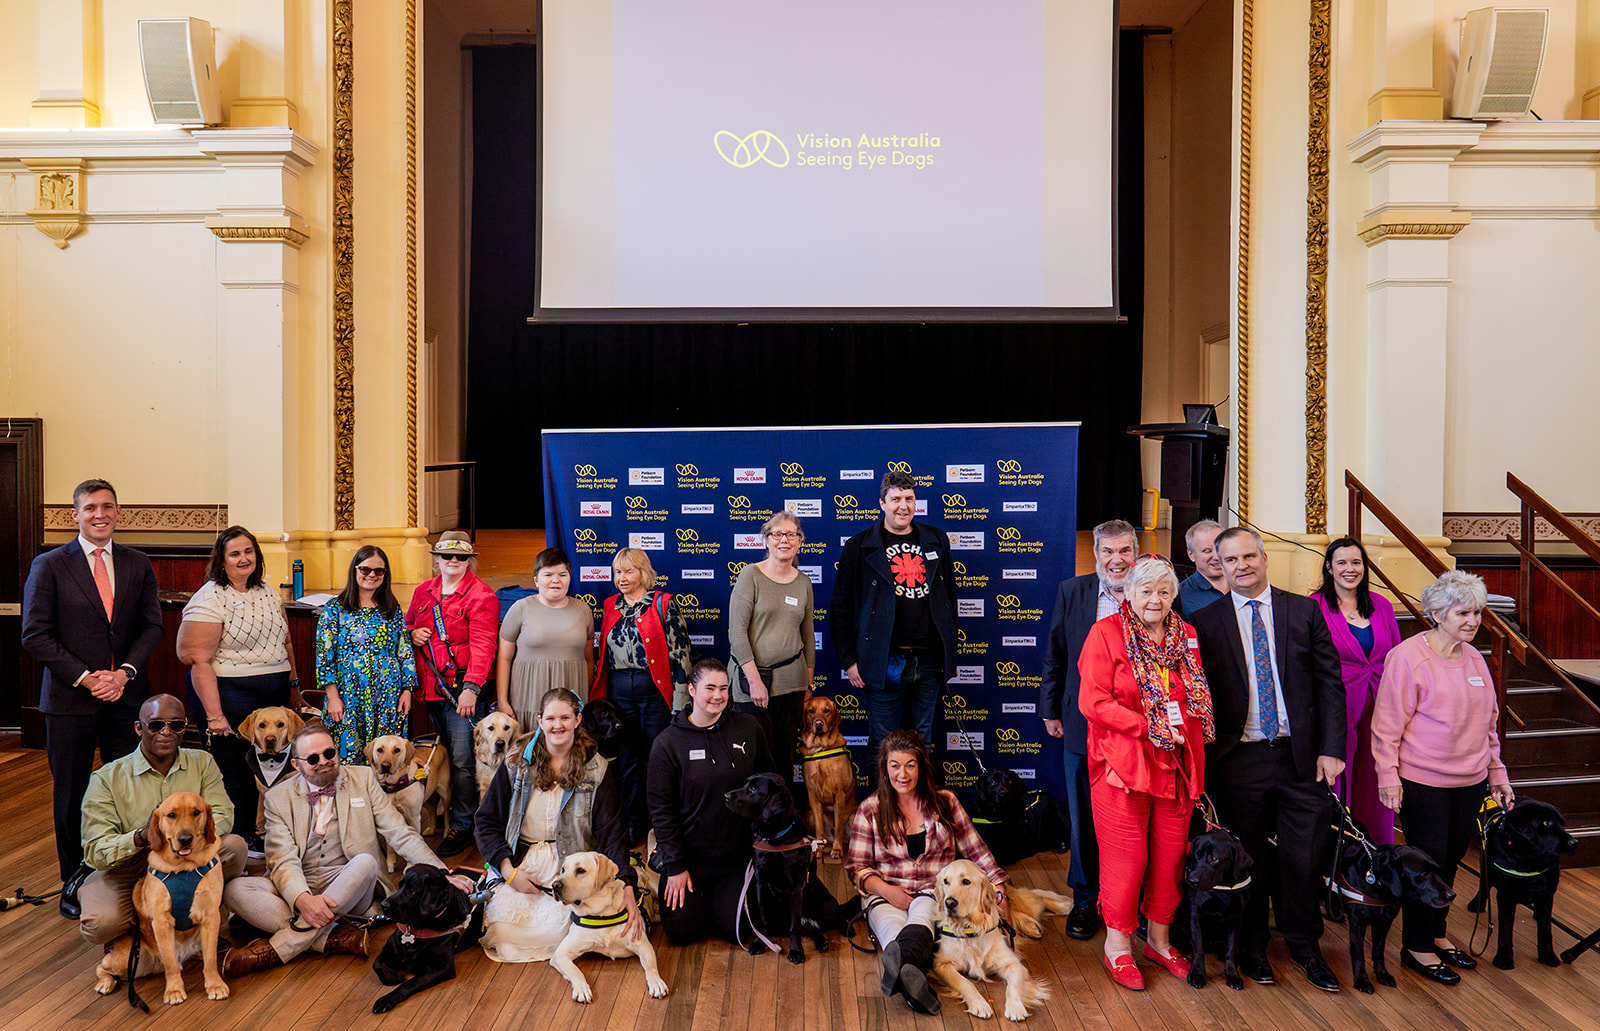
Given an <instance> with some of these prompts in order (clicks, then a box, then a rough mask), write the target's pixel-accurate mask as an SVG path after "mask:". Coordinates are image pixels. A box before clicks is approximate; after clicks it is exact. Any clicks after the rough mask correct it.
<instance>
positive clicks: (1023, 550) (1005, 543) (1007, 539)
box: [994, 526, 1044, 555]
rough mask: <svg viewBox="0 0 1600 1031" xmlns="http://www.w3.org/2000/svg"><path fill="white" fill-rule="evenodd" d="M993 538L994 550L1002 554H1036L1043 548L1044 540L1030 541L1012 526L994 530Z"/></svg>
mask: <svg viewBox="0 0 1600 1031" xmlns="http://www.w3.org/2000/svg"><path fill="white" fill-rule="evenodd" d="M994 540H995V544H994V550H996V551H998V552H999V553H1000V554H1002V555H1037V554H1039V553H1040V552H1041V551H1043V550H1044V541H1030V540H1028V539H1026V537H1025V536H1024V534H1023V532H1022V531H1021V530H1019V529H1017V528H1016V527H1014V526H1002V527H1000V528H999V529H997V530H995V532H994Z"/></svg>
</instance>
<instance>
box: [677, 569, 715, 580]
mask: <svg viewBox="0 0 1600 1031" xmlns="http://www.w3.org/2000/svg"><path fill="white" fill-rule="evenodd" d="M716 578H717V571H716V570H715V569H680V570H678V579H679V580H715V579H716Z"/></svg>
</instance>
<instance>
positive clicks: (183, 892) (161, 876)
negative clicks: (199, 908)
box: [150, 856, 217, 931]
mask: <svg viewBox="0 0 1600 1031" xmlns="http://www.w3.org/2000/svg"><path fill="white" fill-rule="evenodd" d="M216 865H217V857H216V856H212V857H211V862H209V863H207V864H206V865H204V866H202V867H198V868H196V869H193V870H172V871H170V872H169V871H164V870H151V871H150V873H151V875H152V876H153V877H155V878H156V880H158V881H160V882H161V883H162V884H164V885H166V887H167V894H168V895H170V896H172V923H173V926H174V927H175V928H177V929H178V930H180V931H187V930H188V929H189V928H191V927H193V926H194V919H193V917H192V916H191V915H190V912H189V911H190V910H192V909H194V890H195V889H196V888H198V887H199V886H200V879H201V878H202V877H204V876H205V875H206V874H208V873H210V872H211V869H212V867H214V866H216Z"/></svg>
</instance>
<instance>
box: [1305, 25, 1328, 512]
mask: <svg viewBox="0 0 1600 1031" xmlns="http://www.w3.org/2000/svg"><path fill="white" fill-rule="evenodd" d="M1332 7H1333V4H1332V0H1312V2H1311V45H1310V56H1309V63H1310V112H1309V116H1310V117H1309V129H1308V132H1307V139H1306V532H1307V533H1313V534H1315V533H1326V532H1327V529H1328V473H1327V464H1328V463H1327V459H1328V98H1329V96H1330V94H1331V90H1330V79H1331V75H1330V71H1329V57H1330V54H1331V52H1332V20H1333V19H1332Z"/></svg>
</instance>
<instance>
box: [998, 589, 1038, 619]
mask: <svg viewBox="0 0 1600 1031" xmlns="http://www.w3.org/2000/svg"><path fill="white" fill-rule="evenodd" d="M994 603H995V608H996V612H995V615H996V616H998V617H999V618H1000V619H1035V620H1037V619H1043V618H1044V609H1030V608H1027V607H1025V606H1024V605H1023V604H1022V599H1020V598H1018V597H1017V596H1016V595H1015V594H1000V595H996V596H995V599H994Z"/></svg>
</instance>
